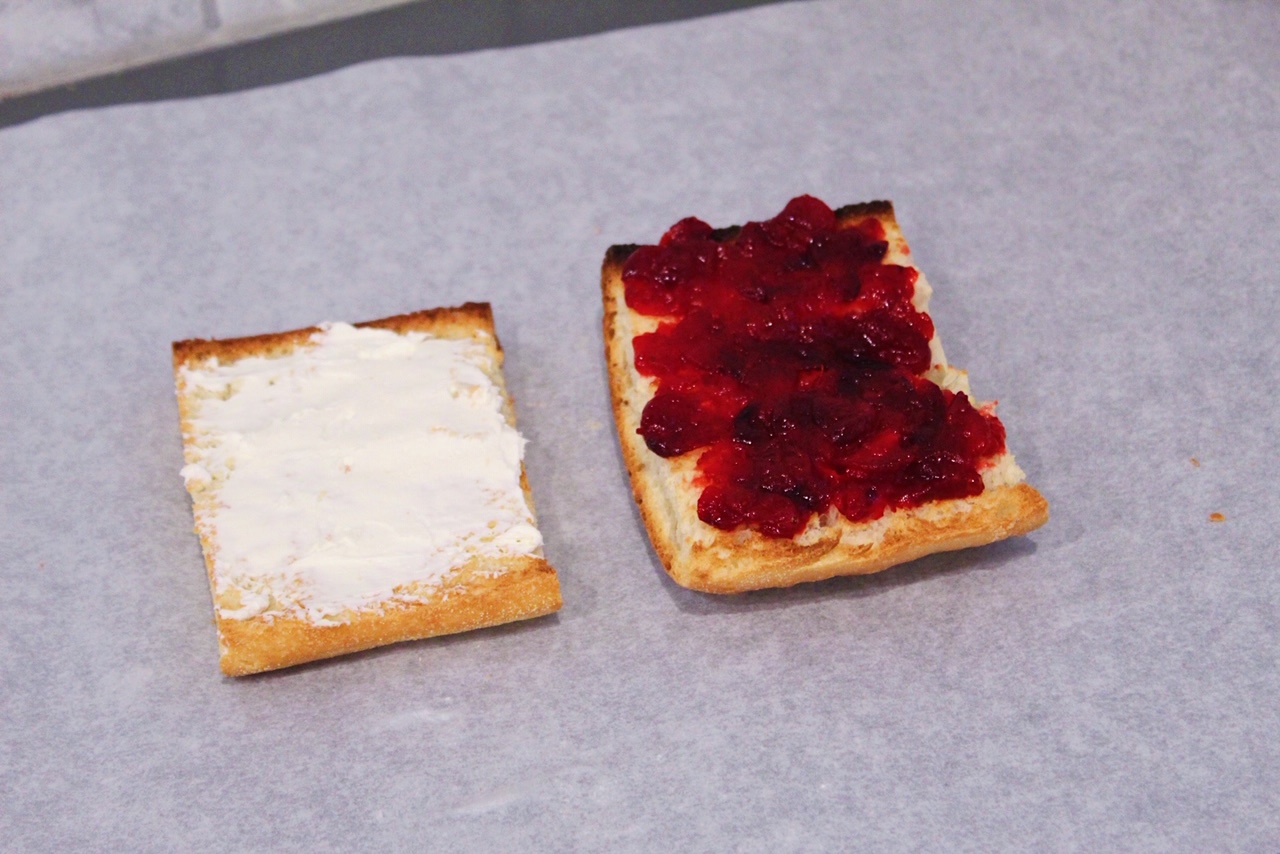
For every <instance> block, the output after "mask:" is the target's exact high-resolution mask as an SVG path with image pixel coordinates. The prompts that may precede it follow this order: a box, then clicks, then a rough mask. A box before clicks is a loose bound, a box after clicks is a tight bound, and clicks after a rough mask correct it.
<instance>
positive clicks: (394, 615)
mask: <svg viewBox="0 0 1280 854" xmlns="http://www.w3.org/2000/svg"><path fill="white" fill-rule="evenodd" d="M353 325H354V326H356V327H357V328H375V329H387V330H390V331H392V332H396V333H397V334H402V335H403V334H405V333H408V332H425V333H428V334H431V335H436V336H439V337H444V338H455V339H458V338H477V340H480V339H479V338H478V333H486V337H487V339H488V341H489V342H491V355H492V365H493V369H492V370H491V371H490V372H489V376H490V378H491V379H492V380H493V381H494V383H495V384H496V385H497V387H498V389H499V390H500V391H501V393H502V398H503V410H504V414H505V416H506V418H507V421H508V423H510V424H511V426H512V427H514V426H515V408H514V402H513V400H512V398H511V395H510V393H509V392H508V391H507V386H506V381H505V378H504V376H503V372H502V366H503V360H504V353H503V350H502V345H501V343H500V342H499V340H498V336H497V331H496V329H495V327H494V322H493V311H492V308H491V306H490V305H489V304H488V303H475V302H469V303H465V304H463V305H460V306H456V307H447V308H435V309H426V310H423V311H416V312H411V313H407V314H398V315H393V316H390V317H384V318H380V319H377V320H369V321H363V322H360V323H355V324H353ZM319 331H321V328H320V327H319V326H308V327H305V328H301V329H291V330H288V331H284V332H276V333H268V334H264V335H250V336H245V337H239V338H223V339H206V338H195V339H188V340H183V341H175V342H174V343H173V345H172V349H173V370H174V377H175V383H176V386H177V399H178V412H179V423H180V426H181V429H182V439H183V451H184V456H185V455H186V452H187V449H188V448H189V447H190V446H191V444H192V443H193V442H194V440H195V438H196V433H195V431H194V429H193V428H192V426H191V419H192V417H193V416H194V412H195V402H194V401H193V400H191V399H189V398H188V397H187V396H186V395H185V394H184V392H185V383H184V381H183V378H182V369H183V368H184V367H195V366H198V365H200V364H202V363H204V362H206V361H208V360H209V359H212V358H217V359H218V360H219V361H221V362H224V363H231V362H234V361H236V360H238V359H242V358H245V357H249V356H266V357H273V356H283V355H287V354H288V353H290V352H292V351H293V350H294V349H295V348H296V347H298V346H300V345H304V344H306V342H307V341H309V340H310V338H311V336H312V335H313V334H315V333H316V332H319ZM187 461H188V462H190V461H191V460H189V459H188V460H187ZM520 485H521V487H522V489H523V490H524V494H525V500H526V501H527V502H528V503H529V510H530V513H531V514H533V517H534V520H535V524H536V519H537V516H536V509H535V507H534V502H533V494H532V490H531V489H530V487H529V479H528V474H527V472H526V470H525V467H524V464H523V462H522V463H521V467H520ZM188 491H189V493H190V495H191V498H192V509H193V515H194V516H195V521H196V523H197V524H196V527H195V531H196V535H197V536H198V537H199V539H200V546H201V551H202V553H203V555H204V560H205V571H206V574H207V576H208V580H209V587H210V593H211V595H216V590H217V574H216V561H215V555H216V552H217V543H216V541H215V540H214V538H213V537H211V536H206V535H205V534H204V533H202V532H201V526H200V525H199V522H200V521H201V520H202V517H203V516H204V515H205V514H206V513H209V512H212V511H211V509H209V508H202V507H201V501H200V498H199V496H197V494H196V493H195V492H193V491H191V490H188ZM208 527H209V528H210V529H211V528H212V527H213V526H212V525H210V526H208ZM495 573H496V574H495ZM562 605H563V600H562V599H561V595H560V583H559V577H558V575H557V573H556V570H555V569H554V568H553V567H552V566H551V564H550V563H548V562H547V561H546V560H545V559H544V558H543V557H541V556H522V557H517V558H513V559H511V560H504V561H495V560H480V561H472V562H471V563H469V564H467V565H466V566H463V567H459V568H458V569H456V570H455V571H454V572H453V573H452V574H450V575H449V577H447V578H446V579H445V580H444V581H443V582H442V584H441V586H440V587H439V589H438V591H437V592H436V593H435V595H433V596H431V598H429V599H426V600H424V601H421V602H389V603H387V604H385V605H383V606H382V607H381V608H380V609H378V610H364V611H360V612H358V613H357V614H356V615H355V616H354V617H352V618H351V619H350V620H349V621H347V622H344V623H340V624H335V625H319V624H316V623H312V622H310V621H308V620H304V619H300V618H293V617H280V616H256V617H250V618H248V619H228V618H224V617H222V616H221V615H220V614H219V613H218V609H217V606H216V603H215V607H214V622H215V624H216V627H217V632H218V649H219V666H220V668H221V670H222V672H223V673H224V674H226V675H228V676H247V675H250V674H254V673H261V672H265V671H268V670H276V669H279V668H283V667H291V666H293V665H297V664H305V663H307V662H311V661H319V660H322V659H326V658H332V657H335V656H339V655H345V654H347V653H351V652H358V651H360V650H365V649H371V648H374V647H378V646H384V645H387V644H392V643H399V642H401V641H407V640H421V639H423V638H429V637H437V636H440V635H446V634H455V633H458V632H464V631H470V630H472V629H479V628H487V627H490V626H496V625H501V624H503V623H508V622H514V621H517V620H528V619H533V618H536V617H541V616H546V615H547V614H551V613H554V612H555V611H558V610H559V609H560V608H561V607H562Z"/></svg>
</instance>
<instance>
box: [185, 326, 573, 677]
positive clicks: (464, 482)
mask: <svg viewBox="0 0 1280 854" xmlns="http://www.w3.org/2000/svg"><path fill="white" fill-rule="evenodd" d="M502 358H503V354H502V349H501V347H500V345H499V343H498V339H497V337H496V335H495V332H494V326H493V315H492V312H491V310H490V308H489V306H488V305H487V304H477V303H468V304H466V305H463V306H460V307H457V308H444V309H434V310H429V311H419V312H415V313H413V314H405V315H399V316H396V317H389V318H385V319H382V320H375V321H369V322H367V323H358V324H355V325H348V324H340V323H334V324H323V325H321V326H318V327H309V328H306V329H298V330H293V331H289V332H281V333H276V334H271V335H259V336H254V337H249V338H235V339H225V340H202V339H196V340H190V341H179V342H177V343H175V344H174V345H173V365H174V372H175V377H176V382H177V396H178V409H179V413H180V419H181V427H182V437H183V446H184V457H185V460H186V466H185V467H184V468H183V470H182V474H183V477H184V479H185V481H186V486H187V489H188V491H189V492H190V494H191V500H192V505H193V511H194V516H195V530H196V533H197V534H198V535H199V538H200V543H201V545H202V547H203V550H204V558H205V565H206V568H207V571H208V576H209V583H210V586H211V588H212V593H213V604H214V617H215V622H216V624H217V631H218V646H219V651H220V662H221V667H222V671H223V672H224V673H226V674H228V675H232V676H240V675H245V674H250V673H257V672H261V671H265V670H273V669H276V668H281V667H288V666H290V665H295V664H301V663H303V662H308V661H314V660H317V659H322V658H328V657H330V656H336V655H341V654H344V653H349V652H354V651H357V650H362V649H368V648H370V647H375V646H381V645H384V644H390V643H395V642H397V641H404V640H411V639H416V638H426V637H432V636H435V635H443V634H449V633H453V632H461V631H466V630H469V629H475V628H480V627H483V626H493V625H497V624H500V623H506V622H510V621H513V620H523V619H528V618H532V617H538V616H542V615H544V614H549V613H551V612H553V611H556V610H557V609H559V607H560V604H561V599H560V588H559V582H558V579H557V576H556V572H555V570H554V569H553V568H552V567H551V566H550V565H549V564H548V563H547V561H546V559H545V558H544V557H543V550H542V538H541V535H540V534H539V532H538V529H537V527H536V522H535V519H534V512H533V501H532V496H531V495H530V491H529V483H528V479H527V477H526V475H525V471H524V466H523V462H522V460H523V446H524V441H523V439H522V438H521V437H520V435H519V434H518V433H517V432H516V429H515V413H514V410H513V409H512V404H511V399H510V397H509V396H508V394H507V392H506V388H505V385H504V382H503V376H502Z"/></svg>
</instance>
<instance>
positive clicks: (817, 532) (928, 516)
mask: <svg viewBox="0 0 1280 854" xmlns="http://www.w3.org/2000/svg"><path fill="white" fill-rule="evenodd" d="M837 216H838V218H839V221H840V223H841V226H842V227H851V226H854V225H857V224H858V223H860V222H863V221H865V220H866V219H868V218H872V217H874V218H875V219H878V220H880V222H881V224H882V225H883V226H884V228H885V233H886V237H887V238H888V240H889V242H890V244H891V246H892V247H893V249H894V251H895V252H896V253H897V254H898V255H899V256H907V255H909V253H910V249H909V248H908V246H907V243H906V240H905V238H903V236H902V232H901V230H900V229H899V228H898V225H897V221H896V219H895V217H894V213H893V206H892V205H891V204H890V203H889V202H869V203H865V204H861V205H849V206H846V207H843V208H840V209H839V210H838V211H837ZM734 234H736V230H730V229H723V230H721V231H720V232H718V233H717V239H722V240H723V239H732V236H733V235H734ZM720 235H724V236H720ZM635 248H636V247H635V246H615V247H612V248H611V249H610V250H609V251H608V252H607V253H606V254H605V261H604V266H603V269H602V273H601V286H602V290H603V296H604V337H605V349H606V354H605V355H606V360H607V363H608V367H609V386H610V392H611V395H612V402H613V413H614V418H615V420H616V422H617V426H618V437H619V441H620V443H621V448H622V457H623V460H624V461H625V463H626V465H627V471H628V473H629V474H630V478H631V488H632V492H633V494H634V495H635V500H636V505H637V506H638V508H639V510H640V515H641V518H642V519H643V520H644V523H645V527H646V528H647V529H648V532H649V538H650V540H651V541H652V543H653V547H654V551H655V552H656V553H657V555H658V559H659V560H661V561H662V565H663V566H664V567H665V568H666V570H667V572H668V574H670V575H671V577H672V578H673V579H674V580H675V581H676V582H677V583H678V584H681V585H682V586H684V587H688V588H691V589H694V590H700V591H704V592H707V593H738V592H743V591H747V590H756V589H760V588H765V587H786V586H790V585H793V584H799V583H802V582H806V581H819V580H822V579H825V578H831V577H833V576H837V575H860V574H865V573H872V572H879V571H880V570H883V569H887V568H889V567H891V566H894V565H897V564H899V563H904V562H906V561H909V560H914V559H915V558H918V557H923V556H925V555H927V554H932V553H934V552H942V551H949V550H952V549H961V548H968V547H970V546H977V545H984V544H986V543H991V542H995V541H996V540H1001V539H1005V538H1006V537H1013V536H1020V535H1022V534H1025V533H1027V532H1029V531H1032V530H1034V529H1035V528H1038V527H1039V526H1040V525H1043V524H1044V523H1045V522H1046V521H1047V520H1048V516H1049V505H1048V503H1047V502H1046V501H1045V500H1044V498H1043V497H1042V496H1041V495H1040V493H1039V492H1037V491H1036V490H1035V489H1034V488H1032V487H1031V486H1029V485H1027V484H1025V483H1018V484H1015V485H1011V486H999V487H996V488H991V489H987V490H986V491H985V492H983V493H982V494H981V495H979V496H976V497H974V498H970V499H957V500H952V501H936V502H931V503H930V504H927V505H924V506H923V507H919V508H913V509H910V510H899V511H893V512H891V513H888V514H886V515H885V516H884V517H883V518H882V519H879V520H876V521H874V522H868V523H852V522H849V521H848V520H847V519H845V518H844V517H842V516H838V514H837V515H836V518H834V519H831V520H827V521H828V523H827V524H822V522H821V521H820V520H819V521H817V522H815V524H813V525H811V526H810V528H809V529H807V530H806V531H805V532H804V533H803V534H802V535H801V536H800V537H797V538H796V539H792V540H780V539H775V538H770V537H765V536H763V535H761V534H758V533H756V532H754V531H745V530H742V531H731V532H727V531H720V530H718V529H716V528H713V527H711V526H710V525H707V524H706V523H704V522H702V521H701V520H700V519H698V517H697V495H698V491H699V490H698V489H697V488H696V486H695V485H694V480H695V468H696V456H697V454H696V453H691V454H685V455H683V456H682V457H677V458H673V459H663V458H662V457H659V456H658V455H657V454H654V453H653V452H652V451H650V450H649V449H648V447H647V446H646V445H645V444H644V440H643V439H642V438H641V437H640V436H639V435H638V433H637V432H636V430H637V428H638V427H639V426H640V415H641V412H642V411H643V409H644V405H645V403H647V402H648V400H649V398H650V397H651V396H652V385H651V383H650V382H649V381H648V380H647V379H645V378H644V377H642V376H641V375H640V374H639V373H637V372H636V370H635V365H634V356H633V348H632V344H631V341H632V339H633V338H634V336H635V335H636V334H637V332H643V331H647V330H649V329H652V328H654V327H656V325H657V321H656V320H655V319H652V318H645V317H642V316H640V315H637V314H636V313H635V312H632V311H631V310H630V309H628V308H627V306H626V303H625V299H624V293H623V285H622V267H623V264H624V263H625V262H626V259H627V258H628V257H629V256H630V254H631V253H632V252H633V251H634V250H635Z"/></svg>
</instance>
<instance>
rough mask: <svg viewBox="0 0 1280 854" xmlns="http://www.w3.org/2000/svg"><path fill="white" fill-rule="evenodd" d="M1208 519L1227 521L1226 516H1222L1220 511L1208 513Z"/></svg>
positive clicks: (1211, 520)
mask: <svg viewBox="0 0 1280 854" xmlns="http://www.w3.org/2000/svg"><path fill="white" fill-rule="evenodd" d="M1209 521H1210V522H1225V521H1227V517H1226V516H1223V515H1222V514H1221V513H1217V512H1214V513H1210V514H1209Z"/></svg>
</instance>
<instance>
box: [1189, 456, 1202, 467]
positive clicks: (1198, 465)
mask: <svg viewBox="0 0 1280 854" xmlns="http://www.w3.org/2000/svg"><path fill="white" fill-rule="evenodd" d="M1191 465H1193V466H1195V467H1196V468H1200V461H1199V460H1197V459H1196V458H1195V457H1192V458H1191Z"/></svg>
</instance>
